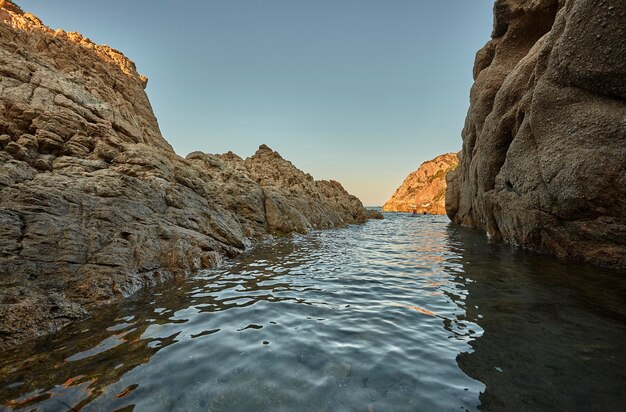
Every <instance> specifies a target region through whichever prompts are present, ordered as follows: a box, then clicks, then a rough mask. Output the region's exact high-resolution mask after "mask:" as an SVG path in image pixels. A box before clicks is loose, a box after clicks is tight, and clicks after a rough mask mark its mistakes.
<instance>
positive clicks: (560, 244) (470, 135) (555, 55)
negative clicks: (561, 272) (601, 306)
mask: <svg viewBox="0 0 626 412" xmlns="http://www.w3.org/2000/svg"><path fill="white" fill-rule="evenodd" d="M494 15H495V18H494V30H493V34H492V39H491V40H490V41H489V42H488V43H487V45H486V46H485V47H484V48H483V49H482V50H480V51H479V52H478V54H477V55H476V63H475V66H474V79H475V83H474V86H473V87H472V91H471V96H470V101H471V106H470V110H469V113H468V116H467V119H466V123H465V127H464V129H463V150H462V152H461V153H460V165H459V168H458V169H457V170H456V171H455V172H453V173H450V174H449V175H448V190H447V193H446V209H447V213H448V216H449V217H450V219H452V220H453V221H454V222H457V223H460V224H462V225H464V226H469V227H475V228H480V229H483V230H485V231H486V232H487V233H488V234H489V235H490V236H492V237H494V238H501V239H503V240H505V241H507V242H509V243H512V244H515V245H520V246H523V247H526V248H529V249H533V250H537V251H542V252H547V253H551V254H555V255H558V256H565V257H570V258H575V259H579V260H584V261H588V262H592V263H596V264H601V265H607V266H612V267H617V268H622V269H623V268H626V59H624V56H626V41H625V39H626V2H624V1H622V0H604V1H601V2H597V1H591V0H567V1H563V0H561V1H558V0H533V1H528V2H519V1H514V0H497V1H496V3H495V7H494Z"/></svg>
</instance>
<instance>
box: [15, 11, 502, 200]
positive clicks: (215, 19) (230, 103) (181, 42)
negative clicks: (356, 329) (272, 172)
mask: <svg viewBox="0 0 626 412" xmlns="http://www.w3.org/2000/svg"><path fill="white" fill-rule="evenodd" d="M17 3H18V4H19V5H21V6H22V8H24V9H25V10H26V11H29V12H32V13H33V14H35V15H37V16H38V17H40V18H41V19H42V20H43V21H44V23H46V24H47V25H48V26H51V27H52V28H63V29H65V30H67V31H79V32H81V33H82V34H84V35H85V36H87V37H89V38H91V39H92V40H94V41H95V42H97V43H102V44H108V45H110V46H112V47H114V48H116V49H119V50H121V51H122V52H123V53H124V54H126V55H127V56H128V57H129V58H130V59H132V60H133V61H135V62H136V64H137V68H138V70H139V72H140V73H142V74H144V75H146V76H148V77H149V79H150V83H149V85H148V88H147V92H148V96H149V97H150V100H151V102H152V105H153V108H154V111H155V113H156V116H157V118H158V119H159V125H160V127H161V131H162V132H163V135H164V136H165V138H166V139H167V140H168V141H169V142H170V143H171V144H172V145H173V146H174V149H175V150H176V152H177V153H179V154H180V155H183V156H184V155H186V154H187V153H189V152H191V151H195V150H201V151H204V152H208V153H223V152H226V151H229V150H232V151H234V152H235V153H237V154H239V155H241V156H243V157H246V156H249V155H251V154H252V153H254V151H255V150H256V148H257V147H258V146H259V145H260V144H261V143H265V144H267V145H269V146H270V147H272V148H273V149H274V150H277V151H278V152H280V153H281V154H282V155H283V157H285V158H287V159H289V160H291V161H292V162H293V163H294V164H295V165H296V166H298V167H299V168H300V169H302V170H304V171H306V172H309V173H311V174H312V175H313V176H314V177H315V178H316V179H336V180H339V181H340V182H341V183H342V184H343V185H344V186H345V187H346V188H347V189H348V190H349V191H350V192H351V193H353V194H355V195H357V196H359V197H360V198H361V200H362V201H363V202H364V203H365V204H366V205H381V204H382V203H383V202H384V201H385V200H386V199H387V198H388V197H389V196H390V195H391V194H392V193H393V191H394V190H395V189H396V187H397V186H399V185H400V184H401V182H402V180H403V179H404V178H405V177H406V175H407V174H408V173H410V172H411V171H413V170H415V169H416V168H417V167H418V166H419V164H420V163H421V162H423V161H425V160H428V159H430V158H433V157H435V156H437V155H439V154H441V153H445V152H456V151H458V150H460V148H461V129H462V127H463V122H464V118H465V114H466V112H467V108H468V106H469V89H470V86H471V83H472V65H473V60H474V55H475V53H476V51H477V50H478V49H479V48H480V47H482V45H483V44H484V43H485V42H486V41H487V40H488V39H489V33H490V32H491V24H492V14H491V9H492V4H493V2H492V1H491V0H473V1H468V0H376V1H374V0H245V1H244V0H203V1H200V0H195V1H192V0H189V1H174V0H160V1H157V0H108V1H96V0H90V1H85V0H55V1H49V0H45V1H44V0H22V1H20V0H17Z"/></svg>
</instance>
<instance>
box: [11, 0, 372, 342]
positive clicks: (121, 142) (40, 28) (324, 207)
mask: <svg viewBox="0 0 626 412" xmlns="http://www.w3.org/2000/svg"><path fill="white" fill-rule="evenodd" d="M113 29H114V28H113V27H112V30H113ZM146 82H147V79H146V78H145V77H143V76H141V75H139V74H138V73H137V71H136V69H135V65H134V64H133V63H132V62H131V61H130V60H128V59H127V58H126V57H124V55H122V54H121V53H120V52H118V51H116V50H114V49H112V48H110V47H107V46H100V45H96V44H94V43H93V42H91V41H90V40H88V39H85V38H83V37H82V36H81V35H80V34H77V33H66V32H64V31H61V30H57V31H53V30H51V29H49V28H47V27H46V26H44V25H43V24H42V23H41V21H40V20H39V19H37V18H36V17H35V16H33V15H30V14H25V13H23V12H22V11H21V10H20V9H19V8H17V7H16V6H15V5H13V4H12V3H10V2H7V3H5V5H4V7H3V8H1V9H0V348H1V347H6V346H9V345H13V344H16V343H17V342H19V341H21V340H24V339H27V338H30V337H33V336H37V335H42V334H45V333H49V332H52V331H54V330H56V329H58V328H60V327H62V326H63V325H65V324H67V323H68V322H70V321H72V320H74V319H79V318H81V317H84V316H86V315H87V313H88V311H89V310H91V308H92V307H93V306H94V305H98V304H101V303H106V302H111V301H114V300H116V299H118V298H120V297H123V296H128V295H130V294H132V293H134V292H135V291H137V290H139V289H140V288H143V287H146V286H150V285H154V284H155V283H157V282H161V281H163V280H165V279H168V278H171V277H172V276H174V275H176V274H184V273H189V272H193V271H196V270H198V269H201V268H206V267H211V266H214V265H215V264H216V263H217V262H219V261H220V259H221V257H222V256H229V257H232V256H235V255H237V254H238V253H240V252H242V251H243V250H244V249H246V247H248V246H249V245H250V244H251V242H253V241H254V240H256V239H262V238H264V237H267V236H269V235H272V234H278V235H284V234H289V233H293V232H298V233H306V232H308V231H310V230H312V229H323V228H331V227H338V226H343V225H347V224H350V223H360V222H364V221H366V220H367V211H366V210H365V209H364V208H363V205H362V204H361V202H360V201H359V200H358V199H357V198H356V197H354V196H351V195H350V194H349V193H347V192H346V191H345V190H344V189H343V187H342V186H341V185H340V184H339V183H337V182H334V181H315V180H313V178H312V177H311V176H310V175H308V174H305V173H303V172H301V171H300V170H298V169H297V168H295V167H294V166H293V165H292V164H291V163H290V162H288V161H286V160H284V159H283V158H282V157H281V156H280V155H279V154H278V153H276V152H274V151H272V150H271V149H270V148H268V147H267V146H261V147H260V148H259V150H258V151H257V152H256V154H255V155H254V156H252V157H250V158H248V159H245V160H244V159H242V158H240V157H238V156H236V155H234V154H232V153H227V154H224V155H210V154H204V153H199V152H196V153H192V154H190V155H189V156H187V158H181V157H179V156H178V155H177V154H176V153H174V151H173V150H172V148H171V146H170V145H169V144H168V143H167V141H165V139H164V138H163V136H162V135H161V132H160V131H159V127H158V124H157V120H156V118H155V117H154V114H153V112H152V108H151V106H150V102H149V101H148V98H147V96H146V94H145V92H144V87H145V85H146Z"/></svg>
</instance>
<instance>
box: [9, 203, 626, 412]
mask: <svg viewBox="0 0 626 412" xmlns="http://www.w3.org/2000/svg"><path fill="white" fill-rule="evenodd" d="M624 275H625V274H624V273H619V272H616V271H611V270H608V269H601V268H596V267H592V266H585V265H579V264H573V263H567V262H563V261H561V260H559V259H556V258H552V257H548V256H542V255H537V254H533V253H530V252H524V251H522V250H519V249H516V248H513V247H511V246H508V245H504V244H502V243H499V242H497V241H491V240H488V239H487V238H486V236H484V235H483V234H481V233H479V232H474V231H470V230H467V229H462V228H460V227H458V226H456V225H453V224H451V223H450V222H449V221H448V220H447V218H445V217H442V216H418V217H413V216H410V215H408V214H386V215H385V220H382V221H378V220H374V221H370V222H368V223H366V224H364V225H354V226H349V227H347V228H343V229H337V230H328V231H320V232H314V233H311V234H309V235H304V236H294V237H290V238H281V239H274V240H271V241H267V242H264V243H262V244H259V245H258V246H257V247H255V248H254V249H251V250H250V251H248V252H246V253H244V254H243V255H241V256H239V257H238V258H236V259H233V260H230V261H227V262H225V263H224V264H223V265H222V266H220V267H218V268H216V269H213V270H207V271H203V272H201V273H198V274H197V275H196V276H193V277H188V278H185V279H177V280H174V281H172V282H168V283H167V284H165V285H163V286H161V287H158V288H156V289H152V290H148V291H145V292H142V293H140V294H139V295H137V296H135V297H133V298H131V299H128V300H125V301H123V302H121V303H119V304H116V305H112V306H107V307H101V308H98V309H95V310H94V311H93V314H92V316H91V317H90V318H89V319H87V320H84V321H81V322H76V323H74V324H72V325H70V326H68V327H67V328H65V329H63V330H61V331H60V332H59V333H57V334H54V335H51V336H49V337H46V338H43V339H39V340H36V341H34V342H31V343H29V344H26V345H23V346H21V347H20V348H18V349H15V350H11V351H7V352H5V353H2V354H0V405H3V406H0V408H4V409H7V410H13V409H16V410H29V411H30V410H40V411H62V410H85V411H100V410H106V411H112V410H124V411H130V410H135V411H172V410H180V411H195V410H198V411H291V410H297V411H367V412H372V411H458V410H479V409H480V410H507V411H514V410H520V411H521V410H607V411H608V410H611V411H613V410H624V405H625V404H626V398H625V395H624V393H625V390H626V344H625V338H626V305H625V304H626V276H624Z"/></svg>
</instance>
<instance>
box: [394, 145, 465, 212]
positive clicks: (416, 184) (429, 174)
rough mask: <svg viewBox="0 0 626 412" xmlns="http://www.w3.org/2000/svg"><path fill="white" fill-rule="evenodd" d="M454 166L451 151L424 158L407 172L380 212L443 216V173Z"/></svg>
mask: <svg viewBox="0 0 626 412" xmlns="http://www.w3.org/2000/svg"><path fill="white" fill-rule="evenodd" d="M457 165H458V159H457V157H456V154H454V153H446V154H443V155H441V156H437V157H436V158H434V159H432V160H429V161H426V162H424V163H422V164H421V166H420V167H419V168H418V169H417V170H416V171H415V172H413V173H411V174H410V175H408V176H407V177H406V179H404V182H403V183H402V185H401V186H400V187H399V188H397V189H396V191H395V192H394V194H393V195H392V196H391V198H390V199H389V200H388V201H387V202H386V203H385V205H384V206H383V211H384V212H413V211H414V210H415V211H416V212H417V213H420V214H421V213H426V214H432V215H445V214H446V208H445V202H446V200H445V194H446V175H447V174H448V172H450V171H451V170H454V169H455V168H456V167H457Z"/></svg>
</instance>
